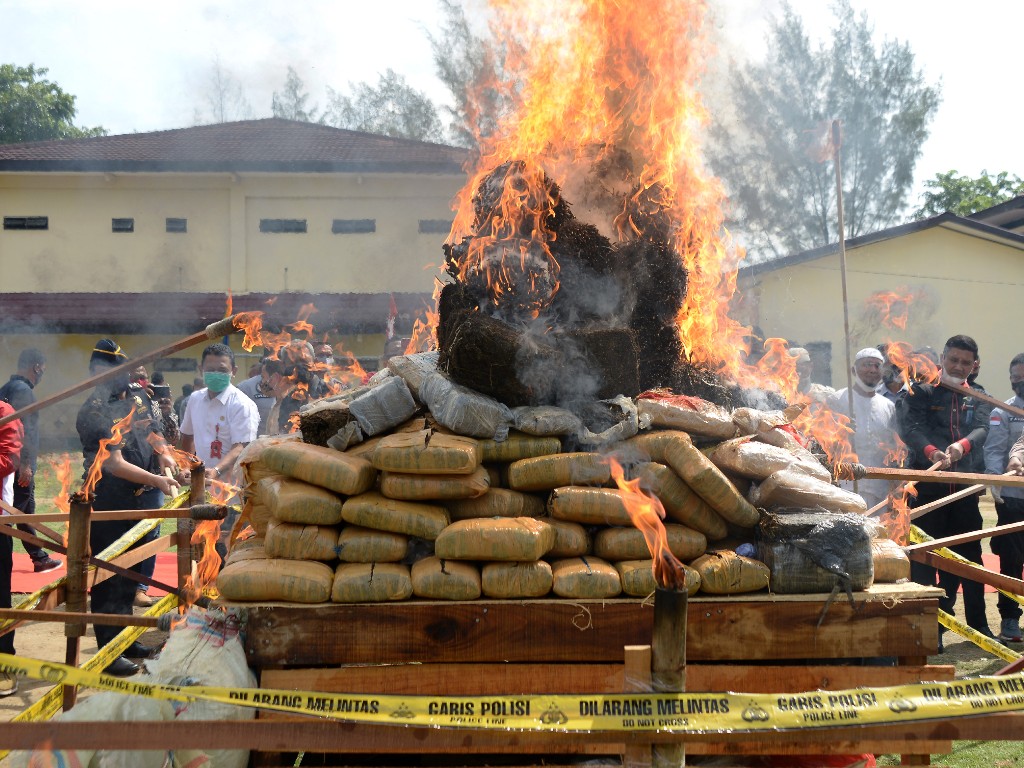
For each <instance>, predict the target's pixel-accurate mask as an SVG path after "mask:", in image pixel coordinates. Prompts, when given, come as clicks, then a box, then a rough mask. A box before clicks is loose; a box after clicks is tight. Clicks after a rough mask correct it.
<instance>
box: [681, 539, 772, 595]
mask: <svg viewBox="0 0 1024 768" xmlns="http://www.w3.org/2000/svg"><path fill="white" fill-rule="evenodd" d="M690 566H691V567H692V568H693V569H694V570H695V571H697V573H699V574H700V591H701V592H706V593H708V594H709V595H740V594H743V593H745V592H757V591H759V590H762V589H765V588H766V587H767V586H768V582H769V579H770V577H771V570H770V569H769V568H768V566H767V565H765V564H764V563H762V562H761V561H760V560H754V559H753V558H749V557H743V556H742V555H737V554H736V553H735V552H732V551H730V550H728V549H723V550H715V551H713V552H708V553H707V554H705V555H701V556H700V557H698V558H697V559H696V560H694V561H693V562H692V563H690Z"/></svg>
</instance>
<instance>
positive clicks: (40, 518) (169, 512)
mask: <svg viewBox="0 0 1024 768" xmlns="http://www.w3.org/2000/svg"><path fill="white" fill-rule="evenodd" d="M227 514H228V507H227V506H226V505H222V504H197V505H196V506H194V507H178V508H177V509H115V510H110V511H105V512H95V511H94V512H93V513H92V515H91V517H90V519H91V520H92V521H93V522H99V521H101V520H163V519H165V518H172V519H173V518H178V517H186V518H189V519H191V520H223V519H224V518H225V517H227ZM70 519H71V515H70V514H67V513H64V512H53V513H49V512H46V513H43V514H34V515H26V514H25V513H23V512H22V513H20V514H17V515H14V514H6V515H4V516H3V517H0V525H31V526H32V527H33V528H36V527H37V526H35V525H33V523H65V522H67V521H68V520H70ZM38 527H40V528H42V527H43V526H38ZM54 536H55V538H54V541H58V542H60V543H63V541H64V539H63V538H62V537H61V536H60V534H58V533H56V532H54Z"/></svg>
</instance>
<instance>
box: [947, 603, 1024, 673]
mask: <svg viewBox="0 0 1024 768" xmlns="http://www.w3.org/2000/svg"><path fill="white" fill-rule="evenodd" d="M939 624H941V625H942V626H944V627H946V629H951V630H953V631H954V632H956V633H957V634H958V635H960V636H961V637H964V638H966V639H967V640H970V641H971V642H972V643H974V644H975V645H976V646H978V647H979V648H981V649H982V650H985V651H988V652H989V653H991V654H992V655H993V656H998V657H999V658H1000V659H1002V660H1003V661H1010V662H1013V661H1017V659H1019V658H1020V657H1021V655H1022V654H1019V653H1017V652H1016V651H1012V650H1010V649H1009V648H1007V647H1006V646H1005V645H1003V644H1002V643H1000V642H999V641H998V640H993V639H992V638H990V637H987V636H985V635H983V634H981V632H979V631H978V630H976V629H974V628H973V627H969V626H967V625H966V624H965V623H964V622H962V621H960V619H958V618H956V617H955V616H951V615H950V614H948V613H946V612H945V611H939Z"/></svg>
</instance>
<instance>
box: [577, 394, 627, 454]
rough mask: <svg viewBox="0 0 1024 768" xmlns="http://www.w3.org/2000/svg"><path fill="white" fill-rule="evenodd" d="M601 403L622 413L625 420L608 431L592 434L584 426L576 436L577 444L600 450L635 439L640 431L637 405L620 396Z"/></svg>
mask: <svg viewBox="0 0 1024 768" xmlns="http://www.w3.org/2000/svg"><path fill="white" fill-rule="evenodd" d="M601 402H602V403H603V404H607V405H609V406H611V407H612V408H613V409H618V410H619V411H621V412H622V416H623V418H622V420H621V421H619V422H618V423H617V424H614V425H613V426H611V427H608V429H606V430H604V431H602V432H596V433H595V432H591V431H590V430H589V429H588V428H587V427H586V426H584V427H583V428H582V429H581V430H580V432H579V433H578V434H577V435H576V442H577V443H579V444H580V445H581V446H586V447H588V448H599V447H601V446H604V445H611V444H612V443H620V442H622V441H623V440H626V439H628V438H630V437H633V435H635V434H636V433H637V430H639V429H640V422H639V417H638V415H637V410H636V405H634V404H633V401H632V400H630V399H629V398H628V397H626V396H624V395H619V396H618V397H615V398H612V399H611V400H602V401H601Z"/></svg>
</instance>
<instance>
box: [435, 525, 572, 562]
mask: <svg viewBox="0 0 1024 768" xmlns="http://www.w3.org/2000/svg"><path fill="white" fill-rule="evenodd" d="M554 545H555V530H554V529H553V528H552V527H551V526H550V525H548V524H547V523H546V522H544V521H543V520H537V519H535V518H532V517H492V518H486V519H478V520H458V521H456V522H454V523H452V524H451V525H449V526H448V527H447V528H445V529H444V530H443V531H441V533H440V535H439V536H438V537H437V541H435V542H434V552H435V554H436V555H437V556H438V557H440V558H446V559H452V560H480V561H483V562H504V561H514V562H530V561H533V560H540V559H541V558H542V557H543V556H544V555H546V554H547V553H548V551H549V550H550V549H551V548H552V547H553V546H554Z"/></svg>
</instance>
